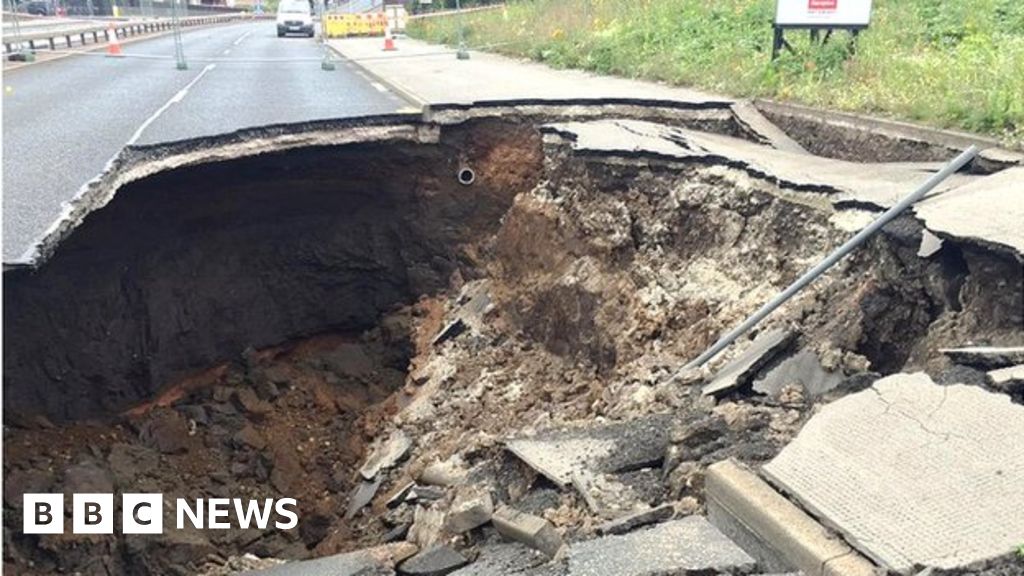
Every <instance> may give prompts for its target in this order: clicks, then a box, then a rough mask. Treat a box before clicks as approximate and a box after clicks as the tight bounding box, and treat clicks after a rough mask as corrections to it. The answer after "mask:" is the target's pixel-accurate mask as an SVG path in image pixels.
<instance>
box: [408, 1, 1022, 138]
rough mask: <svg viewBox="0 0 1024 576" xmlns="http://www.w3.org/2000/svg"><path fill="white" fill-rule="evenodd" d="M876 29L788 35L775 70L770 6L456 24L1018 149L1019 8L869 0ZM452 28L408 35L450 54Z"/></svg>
mask: <svg viewBox="0 0 1024 576" xmlns="http://www.w3.org/2000/svg"><path fill="white" fill-rule="evenodd" d="M874 5H875V8H874V13H873V18H872V24H871V27H870V28H869V29H868V30H866V31H864V32H863V33H862V34H861V35H860V38H859V39H858V40H857V42H856V53H855V54H853V55H850V54H848V52H847V40H848V38H849V36H848V35H847V33H845V32H837V33H836V34H835V35H833V38H832V40H831V41H830V42H828V43H826V44H812V43H811V42H810V41H809V38H808V34H807V33H806V32H803V33H796V32H792V33H790V34H789V35H788V36H787V38H789V39H790V42H791V43H792V44H793V45H794V48H795V53H789V52H785V51H784V52H783V54H782V56H781V57H780V58H779V59H778V61H776V62H771V41H772V32H771V25H770V24H771V21H772V17H773V15H774V10H775V0H510V2H509V4H508V5H507V7H506V8H505V9H504V10H492V11H487V12H477V13H471V14H466V15H463V16H462V20H463V21H464V22H465V35H466V41H467V43H468V44H469V45H470V46H471V47H477V48H483V49H488V50H491V51H494V52H499V53H504V54H508V55H513V56H521V57H527V58H530V59H533V60H537V61H540V62H544V63H546V64H548V65H550V66H553V67H556V68H581V69H584V70H590V71H593V72H597V73H601V74H612V75H618V76H626V77H633V78H643V79H649V80H660V81H665V82H669V83H672V84H679V85H684V86H691V87H695V88H700V89H704V90H708V91H712V92H718V93H723V94H729V95H733V96H742V97H767V98H775V99H779V100H788V101H794V102H800V103H804V104H809V105H812V106H819V107H825V108H834V109H840V110H848V111H854V112H865V113H869V114H874V115H882V116H890V117H894V118H899V119H904V120H910V121H915V122H920V123H925V124H930V125H934V126H938V127H944V128H955V129H961V130H967V131H971V132H978V133H983V134H987V135H991V136H995V137H997V138H1000V139H1001V140H1003V142H1004V143H1006V144H1008V145H1010V146H1013V147H1016V148H1022V147H1024V2H1022V1H1021V0H875V2H874ZM459 20H460V18H458V17H443V18H442V17H438V18H430V19H425V20H420V21H414V23H413V24H412V25H411V26H410V30H409V33H410V35H412V36H414V37H418V38H422V39H425V40H429V41H432V42H439V43H444V44H456V43H457V42H458V26H459Z"/></svg>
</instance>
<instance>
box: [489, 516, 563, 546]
mask: <svg viewBox="0 0 1024 576" xmlns="http://www.w3.org/2000/svg"><path fill="white" fill-rule="evenodd" d="M491 522H492V523H493V524H494V528H495V529H496V530H497V531H498V533H499V534H501V535H502V536H504V537H505V538H508V539H509V540H514V541H516V542H519V543H520V544H525V545H527V546H529V547H530V548H533V549H535V550H540V551H541V552H543V553H544V554H546V555H547V556H548V557H549V558H554V556H555V554H557V553H558V550H559V549H560V548H561V547H562V537H561V536H560V535H559V534H558V532H557V531H556V530H555V527H554V526H552V525H551V523H550V522H548V521H547V520H545V519H543V518H540V517H538V516H533V515H532V514H526V513H524V512H520V511H518V510H515V509H513V508H510V507H508V506H500V507H499V508H498V509H497V510H495V511H494V516H492V517H491Z"/></svg>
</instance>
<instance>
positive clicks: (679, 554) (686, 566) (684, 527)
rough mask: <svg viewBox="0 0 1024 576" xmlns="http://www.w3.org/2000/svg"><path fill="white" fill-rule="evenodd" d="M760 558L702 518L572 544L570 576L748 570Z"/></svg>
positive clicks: (684, 519) (654, 574)
mask: <svg viewBox="0 0 1024 576" xmlns="http://www.w3.org/2000/svg"><path fill="white" fill-rule="evenodd" d="M754 566H755V562H754V559H753V558H751V557H750V556H749V555H748V554H747V553H746V552H744V551H743V550H742V549H740V547H739V546H737V545H736V544H734V543H733V542H732V541H731V540H729V539H728V538H726V537H725V536H723V535H722V533H721V532H719V531H718V529H717V528H715V527H714V526H712V525H711V524H710V523H709V522H708V521H707V520H706V519H705V518H703V517H701V516H688V517H686V518H683V519H681V520H674V521H671V522H665V523H663V524H658V525H656V526H654V527H652V528H648V529H645V530H638V531H636V532H631V533H629V534H626V535H623V536H605V537H602V538H597V539H594V540H587V541H584V542H579V543H576V544H573V545H572V546H570V547H569V574H570V576H659V575H662V574H697V573H699V574H708V573H736V572H749V571H751V570H753V569H754Z"/></svg>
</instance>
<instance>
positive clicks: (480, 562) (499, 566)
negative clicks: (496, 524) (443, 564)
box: [451, 544, 548, 576]
mask: <svg viewBox="0 0 1024 576" xmlns="http://www.w3.org/2000/svg"><path fill="white" fill-rule="evenodd" d="M547 561H548V557H547V556H546V555H544V554H543V553H542V552H539V551H537V550H534V549H533V548H530V547H528V546H524V545H522V544H496V545H492V546H484V547H482V548H481V549H480V555H479V556H478V557H477V559H476V561H475V562H473V563H472V564H470V565H469V566H466V567H464V568H461V569H459V570H457V571H455V572H452V574H451V576H497V575H499V574H500V575H503V576H504V575H507V576H512V575H516V574H522V573H523V572H524V571H527V570H530V569H532V568H536V567H538V566H541V565H542V564H544V563H545V562H547Z"/></svg>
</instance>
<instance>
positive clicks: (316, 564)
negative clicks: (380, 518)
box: [246, 542, 417, 576]
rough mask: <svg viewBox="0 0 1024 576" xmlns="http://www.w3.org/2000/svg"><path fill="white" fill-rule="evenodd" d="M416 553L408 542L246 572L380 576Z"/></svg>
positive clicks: (259, 574)
mask: <svg viewBox="0 0 1024 576" xmlns="http://www.w3.org/2000/svg"><path fill="white" fill-rule="evenodd" d="M416 552H417V548H416V546H414V545H412V544H410V543H408V542H399V543H396V544H384V545H382V546H376V547H374V548H366V549H363V550H356V551H355V552H348V553H346V554H336V555H334V556H326V557H324V558H317V559H315V560H304V561H301V562H286V563H284V564H279V565H277V566H274V567H273V568H268V569H266V570H259V571H256V572H247V573H246V574H247V576H311V575H319V574H323V575H325V576H326V575H330V576H371V575H373V576H377V575H381V576H383V575H385V574H392V573H393V572H392V571H391V569H392V568H394V566H395V565H396V564H398V563H400V562H402V561H403V560H405V559H406V558H408V557H410V556H412V555H413V554H415V553H416Z"/></svg>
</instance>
